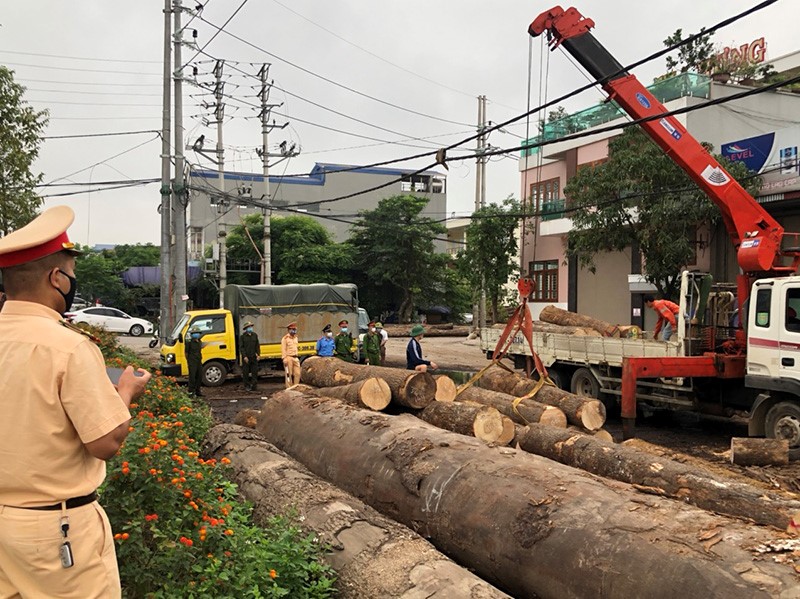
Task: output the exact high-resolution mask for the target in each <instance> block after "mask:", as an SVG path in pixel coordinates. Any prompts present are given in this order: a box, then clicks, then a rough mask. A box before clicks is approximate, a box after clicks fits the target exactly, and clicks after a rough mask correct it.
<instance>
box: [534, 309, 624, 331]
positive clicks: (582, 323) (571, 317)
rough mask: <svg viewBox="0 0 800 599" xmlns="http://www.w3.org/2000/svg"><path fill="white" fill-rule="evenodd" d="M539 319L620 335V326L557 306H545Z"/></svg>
mask: <svg viewBox="0 0 800 599" xmlns="http://www.w3.org/2000/svg"><path fill="white" fill-rule="evenodd" d="M539 320H541V321H543V322H549V323H551V324H560V325H562V326H568V327H583V328H587V329H593V330H595V331H597V332H598V333H600V334H601V335H603V337H619V327H618V326H617V325H614V324H611V323H610V322H606V321H604V320H599V319H597V318H592V317H591V316H585V315H584V314H576V313H575V312H568V311H567V310H562V309H561V308H556V307H555V306H545V308H544V309H543V310H542V311H541V312H540V313H539Z"/></svg>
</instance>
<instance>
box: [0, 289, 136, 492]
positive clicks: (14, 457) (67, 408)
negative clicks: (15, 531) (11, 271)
mask: <svg viewBox="0 0 800 599" xmlns="http://www.w3.org/2000/svg"><path fill="white" fill-rule="evenodd" d="M60 319H61V317H60V316H59V314H58V313H56V312H55V311H53V310H51V309H50V308H48V307H46V306H43V305H41V304H37V303H33V302H21V301H8V302H6V304H5V306H4V307H3V311H2V312H0V414H1V415H2V416H0V505H10V506H17V507H34V506H41V505H50V504H53V503H58V502H59V501H62V500H65V499H69V498H71V497H80V496H83V495H87V494H89V493H91V492H92V491H94V490H95V489H96V488H97V487H98V486H99V485H100V483H101V482H103V479H104V478H105V474H106V464H105V462H104V461H103V460H99V459H97V458H95V457H93V456H92V455H90V454H89V452H88V451H87V450H86V448H85V446H84V444H85V443H89V442H91V441H95V440H97V439H99V438H100V437H102V436H103V435H106V434H108V433H109V432H111V431H112V430H114V429H115V428H116V427H117V426H119V425H120V424H122V423H124V422H125V421H126V420H128V419H129V418H130V413H129V411H128V408H126V407H125V404H124V402H123V401H122V399H121V398H120V396H119V395H118V394H117V391H116V389H115V388H114V386H113V385H112V383H111V381H110V380H109V378H108V376H107V375H106V371H105V364H104V362H103V356H102V354H101V353H100V350H99V349H98V348H97V346H96V345H95V344H94V343H92V341H91V340H90V339H88V338H87V337H84V336H83V335H81V334H79V333H76V332H75V331H71V330H69V329H67V328H66V327H64V326H63V325H61V324H59V320H60Z"/></svg>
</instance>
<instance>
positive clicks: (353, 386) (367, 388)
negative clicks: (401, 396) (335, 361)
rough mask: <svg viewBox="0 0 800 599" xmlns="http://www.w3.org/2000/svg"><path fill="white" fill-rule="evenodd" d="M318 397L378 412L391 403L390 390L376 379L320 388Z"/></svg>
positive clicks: (383, 382)
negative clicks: (332, 398) (339, 400)
mask: <svg viewBox="0 0 800 599" xmlns="http://www.w3.org/2000/svg"><path fill="white" fill-rule="evenodd" d="M317 393H318V394H319V395H325V396H326V397H335V398H337V399H342V400H344V401H346V402H347V403H349V404H353V405H354V406H361V407H365V408H369V409H370V410H375V411H376V412H380V411H381V410H383V409H384V408H386V406H388V405H389V403H390V402H391V401H392V390H391V389H390V388H389V385H388V384H387V383H386V381H384V380H383V379H379V378H376V377H372V378H368V379H363V380H360V381H357V382H355V383H350V384H349V385H342V386H341V387H321V388H319V389H318V390H317Z"/></svg>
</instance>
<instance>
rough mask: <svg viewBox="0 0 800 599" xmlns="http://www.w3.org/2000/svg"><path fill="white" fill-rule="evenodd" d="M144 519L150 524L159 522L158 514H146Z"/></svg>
mask: <svg viewBox="0 0 800 599" xmlns="http://www.w3.org/2000/svg"><path fill="white" fill-rule="evenodd" d="M144 519H145V520H147V521H148V522H152V521H154V520H158V514H145V516H144Z"/></svg>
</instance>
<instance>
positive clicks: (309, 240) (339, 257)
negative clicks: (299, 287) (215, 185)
mask: <svg viewBox="0 0 800 599" xmlns="http://www.w3.org/2000/svg"><path fill="white" fill-rule="evenodd" d="M270 225H271V226H270V233H271V246H270V249H271V254H272V256H271V258H272V260H271V261H272V271H273V273H274V277H273V283H275V284H276V285H285V284H288V283H299V284H309V283H331V284H335V283H342V282H346V279H347V278H348V276H349V274H348V270H349V268H350V265H351V259H350V253H349V247H348V246H346V245H345V244H337V243H335V242H334V241H333V239H332V238H331V234H330V233H329V232H328V230H327V229H325V227H324V226H323V225H321V224H320V223H319V222H317V221H316V220H314V219H313V218H311V217H309V216H285V217H277V218H273V219H272V220H271V223H270ZM263 247H264V217H263V216H262V215H261V214H250V215H248V216H246V217H245V218H244V222H243V224H241V225H238V226H236V227H233V228H232V229H231V231H230V232H229V233H228V236H227V239H226V248H227V251H228V258H229V259H231V260H240V261H250V262H252V264H254V265H258V264H259V263H260V260H261V255H260V253H259V252H263ZM256 248H258V249H257V250H256ZM241 278H243V279H244V280H241V281H238V282H241V283H250V284H254V283H257V282H258V279H259V274H258V273H255V272H254V273H252V274H250V275H248V276H243V277H241ZM229 282H234V281H233V280H230V281H229Z"/></svg>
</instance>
